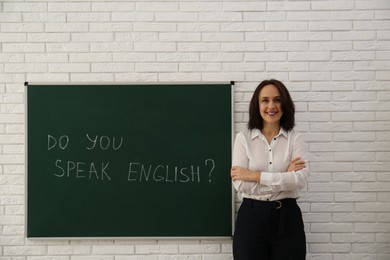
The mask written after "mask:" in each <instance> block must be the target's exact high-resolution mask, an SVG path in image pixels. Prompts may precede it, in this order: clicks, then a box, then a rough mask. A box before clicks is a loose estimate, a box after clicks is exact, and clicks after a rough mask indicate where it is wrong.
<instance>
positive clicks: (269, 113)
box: [266, 111, 277, 116]
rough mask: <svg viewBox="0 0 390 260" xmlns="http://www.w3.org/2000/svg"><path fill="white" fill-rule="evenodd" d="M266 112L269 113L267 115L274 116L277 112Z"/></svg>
mask: <svg viewBox="0 0 390 260" xmlns="http://www.w3.org/2000/svg"><path fill="white" fill-rule="evenodd" d="M266 114H267V115H269V116H274V115H276V114H277V112H275V111H271V112H266Z"/></svg>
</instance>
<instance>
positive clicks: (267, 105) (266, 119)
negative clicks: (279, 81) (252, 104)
mask: <svg viewBox="0 0 390 260" xmlns="http://www.w3.org/2000/svg"><path fill="white" fill-rule="evenodd" d="M259 107H260V115H261V117H262V118H263V123H264V125H267V124H278V125H279V124H280V118H281V117H282V115H283V111H282V100H281V97H280V94H279V90H278V88H277V87H275V86H274V85H266V86H264V87H263V88H262V89H261V91H260V94H259Z"/></svg>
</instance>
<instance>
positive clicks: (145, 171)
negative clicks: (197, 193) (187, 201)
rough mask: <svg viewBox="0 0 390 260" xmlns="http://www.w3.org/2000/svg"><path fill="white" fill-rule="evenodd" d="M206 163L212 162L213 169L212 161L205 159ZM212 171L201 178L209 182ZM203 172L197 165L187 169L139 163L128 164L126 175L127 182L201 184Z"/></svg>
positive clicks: (208, 171)
mask: <svg viewBox="0 0 390 260" xmlns="http://www.w3.org/2000/svg"><path fill="white" fill-rule="evenodd" d="M207 162H212V164H213V169H214V165H215V163H214V160H212V159H207V160H206V161H205V164H206V165H207ZM213 169H212V170H211V171H210V170H207V174H203V177H204V176H205V175H206V176H207V177H208V178H210V179H209V182H211V172H212V171H213ZM203 171H205V170H204V169H203V168H202V167H200V166H199V165H189V166H187V167H179V166H170V165H163V164H157V165H151V164H147V165H145V164H142V163H139V162H130V163H129V170H128V175H127V181H128V182H134V181H137V182H180V183H188V182H198V183H199V182H201V178H203V177H201V176H202V173H203Z"/></svg>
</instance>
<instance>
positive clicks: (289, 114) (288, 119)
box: [248, 79, 295, 131]
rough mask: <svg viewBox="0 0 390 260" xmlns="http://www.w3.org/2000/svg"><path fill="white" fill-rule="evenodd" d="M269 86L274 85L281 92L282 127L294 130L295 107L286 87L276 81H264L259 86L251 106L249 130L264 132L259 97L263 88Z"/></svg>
mask: <svg viewBox="0 0 390 260" xmlns="http://www.w3.org/2000/svg"><path fill="white" fill-rule="evenodd" d="M267 85H274V86H275V87H277V89H278V90H279V94H280V98H281V106H282V111H283V115H282V117H281V119H280V126H281V127H282V128H283V129H284V130H286V131H290V130H292V129H293V128H294V126H295V105H294V102H293V101H292V99H291V96H290V93H289V92H288V90H287V88H286V86H285V85H284V84H283V83H282V82H280V81H279V80H276V79H270V80H264V81H262V82H261V83H260V84H259V85H258V86H257V88H256V90H255V92H254V93H253V96H252V99H251V102H250V104H249V122H248V128H249V129H250V130H253V129H259V130H262V129H263V127H264V125H263V118H262V117H261V115H260V108H259V95H260V91H261V90H262V89H263V87H265V86H267Z"/></svg>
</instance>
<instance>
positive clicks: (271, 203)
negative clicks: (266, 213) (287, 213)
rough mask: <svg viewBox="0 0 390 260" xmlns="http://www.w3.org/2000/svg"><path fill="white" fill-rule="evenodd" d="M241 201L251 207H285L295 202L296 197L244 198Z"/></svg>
mask: <svg viewBox="0 0 390 260" xmlns="http://www.w3.org/2000/svg"><path fill="white" fill-rule="evenodd" d="M242 203H243V204H245V205H248V206H250V207H252V208H271V209H282V208H283V207H287V206H288V205H293V204H297V199H294V198H286V199H281V200H254V199H249V198H244V200H243V202H242Z"/></svg>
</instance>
